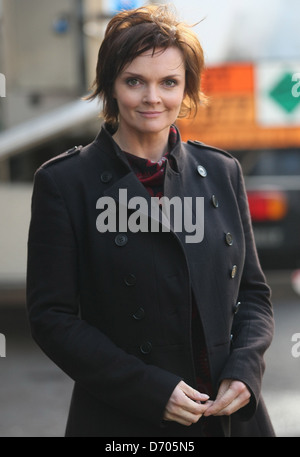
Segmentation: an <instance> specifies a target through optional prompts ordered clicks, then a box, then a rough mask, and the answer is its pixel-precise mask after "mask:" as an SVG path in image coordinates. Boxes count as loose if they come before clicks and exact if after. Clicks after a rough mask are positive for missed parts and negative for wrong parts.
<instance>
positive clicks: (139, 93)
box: [114, 47, 185, 134]
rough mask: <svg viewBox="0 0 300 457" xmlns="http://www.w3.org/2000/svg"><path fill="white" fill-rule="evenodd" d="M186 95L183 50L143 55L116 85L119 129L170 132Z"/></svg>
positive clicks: (149, 132)
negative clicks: (168, 130) (167, 130)
mask: <svg viewBox="0 0 300 457" xmlns="http://www.w3.org/2000/svg"><path fill="white" fill-rule="evenodd" d="M184 92H185V65H184V61H183V56H182V53H181V52H180V50H179V49H177V48H176V47H170V48H167V49H165V50H162V49H158V50H157V52H156V53H155V54H154V55H152V51H148V52H146V53H144V54H141V55H140V56H138V57H136V58H135V59H134V60H133V61H132V62H131V63H130V64H128V65H127V66H125V68H124V69H123V71H122V72H121V73H120V74H119V75H118V77H117V79H116V81H115V86H114V97H115V99H116V101H117V104H118V108H119V127H120V128H122V129H127V130H128V131H131V132H132V133H138V134H155V133H160V132H162V131H163V130H165V129H169V127H170V125H171V124H172V123H174V122H175V120H176V119H177V117H178V114H179V111H180V108H181V104H182V101H183V98H184Z"/></svg>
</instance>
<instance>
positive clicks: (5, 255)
mask: <svg viewBox="0 0 300 457" xmlns="http://www.w3.org/2000/svg"><path fill="white" fill-rule="evenodd" d="M31 194H32V185H30V184H29V185H24V184H22V185H18V184H10V185H1V186H0V289H1V288H2V287H9V286H14V285H16V286H23V285H24V284H25V278H26V262H27V236H28V228H29V221H30V205H31Z"/></svg>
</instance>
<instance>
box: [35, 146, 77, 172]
mask: <svg viewBox="0 0 300 457" xmlns="http://www.w3.org/2000/svg"><path fill="white" fill-rule="evenodd" d="M82 148H83V146H74V147H73V148H71V149H68V150H67V151H65V152H63V153H62V154H59V155H57V156H55V157H52V158H51V159H49V160H47V162H45V163H43V164H42V165H41V167H40V168H49V167H51V166H53V165H54V164H56V163H60V162H62V161H65V160H67V159H71V158H72V157H75V156H77V155H78V154H79V153H80V151H81V150H82Z"/></svg>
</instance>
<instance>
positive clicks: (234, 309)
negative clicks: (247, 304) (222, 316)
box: [232, 301, 241, 314]
mask: <svg viewBox="0 0 300 457" xmlns="http://www.w3.org/2000/svg"><path fill="white" fill-rule="evenodd" d="M240 305H241V302H239V301H238V302H237V303H236V304H235V305H233V307H232V312H233V314H236V313H237V312H238V310H239V309H240Z"/></svg>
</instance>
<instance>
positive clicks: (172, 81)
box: [165, 79, 176, 87]
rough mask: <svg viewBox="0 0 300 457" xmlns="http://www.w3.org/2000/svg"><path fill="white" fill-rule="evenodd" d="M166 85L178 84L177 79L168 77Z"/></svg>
mask: <svg viewBox="0 0 300 457" xmlns="http://www.w3.org/2000/svg"><path fill="white" fill-rule="evenodd" d="M165 86H167V87H174V86H176V81H175V80H174V79H167V80H166V81H165Z"/></svg>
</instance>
